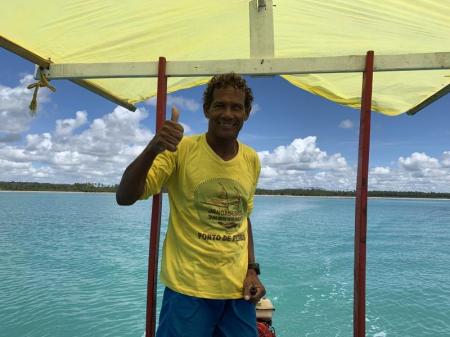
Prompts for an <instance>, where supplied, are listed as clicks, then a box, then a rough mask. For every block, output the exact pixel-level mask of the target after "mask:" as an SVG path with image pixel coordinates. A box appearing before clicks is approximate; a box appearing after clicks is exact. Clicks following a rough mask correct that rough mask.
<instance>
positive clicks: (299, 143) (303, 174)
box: [258, 137, 354, 189]
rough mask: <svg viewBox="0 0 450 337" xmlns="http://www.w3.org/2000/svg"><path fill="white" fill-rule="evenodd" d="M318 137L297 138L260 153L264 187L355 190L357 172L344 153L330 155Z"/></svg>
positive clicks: (261, 181) (261, 179)
mask: <svg viewBox="0 0 450 337" xmlns="http://www.w3.org/2000/svg"><path fill="white" fill-rule="evenodd" d="M316 140H317V138H316V137H306V138H303V139H302V138H297V139H295V140H294V141H292V143H291V144H289V145H287V146H278V147H277V148H275V149H274V150H273V151H261V152H259V153H258V155H259V157H260V160H261V178H260V187H262V188H312V187H314V188H328V189H352V185H351V184H350V182H351V181H352V180H353V178H352V177H353V176H354V172H353V170H352V169H351V168H350V167H349V166H348V165H347V161H346V160H345V158H344V157H342V155H341V154H339V153H336V154H333V155H331V156H330V155H328V154H327V153H326V152H325V151H322V150H321V149H320V148H318V147H317V145H316Z"/></svg>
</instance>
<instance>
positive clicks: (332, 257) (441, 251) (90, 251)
mask: <svg viewBox="0 0 450 337" xmlns="http://www.w3.org/2000/svg"><path fill="white" fill-rule="evenodd" d="M166 206H167V199H165V207H164V210H163V224H165V223H166V222H167V214H168V213H167V208H166ZM149 208H150V202H149V201H148V202H140V203H139V204H137V205H134V206H131V207H119V206H116V204H115V197H114V195H113V194H80V193H31V192H30V193H15V192H14V193H13V192H4V193H0V336H1V337H31V336H33V337H44V336H49V337H50V336H51V337H59V336H61V337H83V336H114V337H116V336H118V337H125V336H136V337H141V336H143V332H144V325H145V301H146V300H145V299H146V280H147V254H148V235H149V225H148V223H149V217H150V215H149ZM252 223H253V227H254V237H255V242H256V255H257V260H258V261H259V262H260V264H261V266H262V280H263V282H264V283H265V286H266V288H267V290H268V296H269V297H270V298H271V299H272V301H273V303H274V305H275V307H276V311H275V316H274V326H275V328H276V331H277V336H279V337H303V336H305V337H306V336H307V337H332V336H336V337H338V336H339V337H341V336H342V337H349V336H352V333H353V330H352V312H353V301H352V297H353V231H354V200H353V199H344V198H309V197H308V198H302V197H272V196H271V197H266V196H258V197H256V204H255V211H254V214H253V216H252ZM162 231H163V232H165V225H164V226H163V228H162ZM367 240H368V241H367V242H368V243H367V246H368V251H367V258H368V270H367V319H366V325H367V336H370V337H425V336H429V337H441V336H442V337H444V336H445V337H448V336H450V267H449V266H450V200H401V199H371V200H370V201H369V220H368V238H367ZM158 294H159V301H160V300H161V294H162V287H160V289H159V291H158Z"/></svg>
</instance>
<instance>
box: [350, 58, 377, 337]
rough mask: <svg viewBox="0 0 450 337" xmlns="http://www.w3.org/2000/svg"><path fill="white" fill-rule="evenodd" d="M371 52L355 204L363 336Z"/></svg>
mask: <svg viewBox="0 0 450 337" xmlns="http://www.w3.org/2000/svg"><path fill="white" fill-rule="evenodd" d="M373 59H374V53H373V51H368V52H367V55H366V67H365V70H364V74H363V83H362V95H361V117H360V118H361V121H360V127H359V150H358V176H357V179H356V205H355V269H354V273H355V274H354V295H353V301H354V302H353V336H354V337H365V335H366V235H367V187H368V177H369V149H370V111H371V107H372V79H373Z"/></svg>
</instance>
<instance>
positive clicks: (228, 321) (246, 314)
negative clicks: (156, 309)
mask: <svg viewBox="0 0 450 337" xmlns="http://www.w3.org/2000/svg"><path fill="white" fill-rule="evenodd" d="M257 336H258V332H257V330H256V310H255V305H254V304H253V303H251V302H248V301H246V300H244V299H237V300H213V299H205V298H198V297H192V296H187V295H183V294H180V293H178V292H175V291H173V290H171V289H169V288H167V287H166V289H165V290H164V297H163V302H162V306H161V313H160V314H159V325H158V331H157V332H156V337H257Z"/></svg>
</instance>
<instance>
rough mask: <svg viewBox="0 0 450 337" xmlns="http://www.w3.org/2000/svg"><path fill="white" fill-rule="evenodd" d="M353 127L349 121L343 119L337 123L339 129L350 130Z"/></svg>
mask: <svg viewBox="0 0 450 337" xmlns="http://www.w3.org/2000/svg"><path fill="white" fill-rule="evenodd" d="M353 126H354V124H353V122H352V121H351V120H350V119H345V120H343V121H342V122H340V123H339V127H340V128H341V129H352V128H353Z"/></svg>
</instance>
